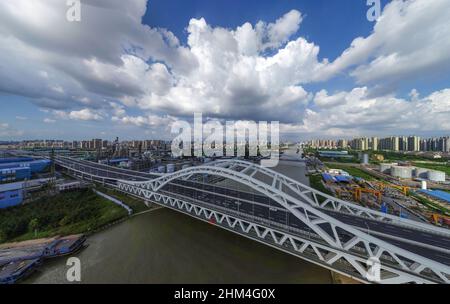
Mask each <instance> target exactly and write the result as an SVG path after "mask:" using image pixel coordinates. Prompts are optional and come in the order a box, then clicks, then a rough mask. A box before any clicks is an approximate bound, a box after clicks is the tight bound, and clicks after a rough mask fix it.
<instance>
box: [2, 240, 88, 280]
mask: <svg viewBox="0 0 450 304" xmlns="http://www.w3.org/2000/svg"><path fill="white" fill-rule="evenodd" d="M85 241H86V236H85V235H70V236H65V237H59V236H58V237H53V238H46V239H37V240H28V241H23V242H14V243H5V244H2V245H1V246H0V284H14V283H16V282H18V281H19V280H22V279H24V278H26V277H27V276H28V275H30V274H31V273H33V272H34V271H35V270H36V269H37V268H38V267H39V266H40V265H41V264H42V263H43V262H44V261H45V260H48V259H51V258H56V257H61V256H65V255H69V254H74V253H76V252H77V251H79V250H81V249H82V248H83V247H84V243H85Z"/></svg>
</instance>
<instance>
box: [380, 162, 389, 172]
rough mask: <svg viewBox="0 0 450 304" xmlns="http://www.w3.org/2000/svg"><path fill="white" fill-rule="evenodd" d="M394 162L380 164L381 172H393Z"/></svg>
mask: <svg viewBox="0 0 450 304" xmlns="http://www.w3.org/2000/svg"><path fill="white" fill-rule="evenodd" d="M391 167H392V164H380V172H381V173H385V174H390V173H391Z"/></svg>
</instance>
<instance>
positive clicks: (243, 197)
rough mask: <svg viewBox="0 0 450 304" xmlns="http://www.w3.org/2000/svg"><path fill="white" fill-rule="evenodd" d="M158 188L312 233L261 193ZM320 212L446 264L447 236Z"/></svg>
mask: <svg viewBox="0 0 450 304" xmlns="http://www.w3.org/2000/svg"><path fill="white" fill-rule="evenodd" d="M60 160H61V159H60ZM64 162H65V163H66V164H69V163H70V164H72V165H73V166H74V168H76V169H78V170H80V171H82V172H86V173H90V174H95V175H98V176H102V177H107V178H110V179H125V180H135V181H147V180H149V179H153V178H156V177H158V175H155V174H149V173H144V172H136V171H131V170H126V169H121V168H115V167H110V166H107V165H101V164H97V163H92V162H89V161H78V160H76V161H75V160H71V159H64ZM162 191H163V192H165V193H167V194H168V195H171V194H172V195H178V196H181V197H183V198H185V199H194V200H198V201H203V202H206V203H209V204H212V205H216V206H218V207H225V208H227V209H230V210H234V211H239V212H241V213H243V214H247V215H249V216H257V217H260V218H264V219H268V220H271V221H274V222H277V223H280V224H283V225H287V226H290V227H293V228H297V229H301V230H303V231H309V232H312V230H311V229H310V228H309V227H308V226H306V225H305V224H303V223H302V222H301V221H300V220H299V219H297V218H296V217H295V216H293V215H292V214H290V213H289V212H288V211H287V210H286V209H284V208H283V207H282V206H280V205H279V204H278V203H277V202H275V201H273V200H272V199H270V198H268V197H266V196H263V195H258V194H254V193H249V192H244V191H237V190H234V189H228V188H225V187H221V186H217V185H209V184H204V183H199V182H192V181H181V180H178V181H174V182H171V183H169V184H168V185H166V186H165V187H164V188H163V189H162ZM321 211H323V212H325V213H327V214H328V215H330V216H332V217H334V218H336V219H337V220H339V221H341V222H342V223H345V224H348V225H351V226H353V227H355V228H357V229H359V230H361V231H364V232H366V233H368V234H371V235H373V236H374V237H376V238H379V239H382V240H385V241H387V242H389V243H391V244H393V245H396V246H398V247H400V248H403V249H406V250H408V251H410V252H413V253H416V254H418V255H421V256H424V257H427V258H429V259H432V260H435V261H438V262H440V263H442V264H445V265H449V266H450V238H449V237H445V236H441V235H437V234H434V233H431V232H424V231H419V230H416V229H413V228H408V227H404V226H399V225H394V224H389V223H385V222H380V221H377V220H371V219H367V218H362V217H358V216H354V215H351V214H347V213H341V212H336V211H334V210H331V209H327V208H321ZM321 228H322V229H323V230H325V231H327V232H328V233H330V228H329V225H323V227H321ZM343 241H345V240H343Z"/></svg>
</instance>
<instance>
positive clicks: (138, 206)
mask: <svg viewBox="0 0 450 304" xmlns="http://www.w3.org/2000/svg"><path fill="white" fill-rule="evenodd" d="M96 189H97V190H98V191H100V192H103V193H105V194H108V195H109V196H112V197H114V198H116V199H118V200H120V201H122V202H123V203H124V204H126V205H127V206H128V207H130V208H131V209H132V210H133V213H138V212H141V211H145V210H148V207H147V206H145V204H144V201H143V200H141V199H137V198H134V197H132V196H130V195H127V194H125V193H122V192H119V191H116V190H113V189H109V188H105V187H102V186H97V187H96Z"/></svg>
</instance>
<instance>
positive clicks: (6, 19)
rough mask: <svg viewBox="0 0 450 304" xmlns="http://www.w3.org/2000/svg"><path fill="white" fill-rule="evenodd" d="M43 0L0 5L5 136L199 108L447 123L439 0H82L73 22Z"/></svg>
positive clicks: (447, 69) (167, 118)
mask: <svg viewBox="0 0 450 304" xmlns="http://www.w3.org/2000/svg"><path fill="white" fill-rule="evenodd" d="M46 1H47V0H36V3H38V6H37V7H34V8H32V7H31V6H30V5H29V3H27V1H26V0H18V1H16V2H14V3H8V4H6V3H4V4H1V5H0V6H3V7H0V11H1V13H0V26H2V27H4V28H5V29H7V31H6V32H5V33H2V32H0V43H1V44H2V45H3V46H4V47H2V48H0V60H1V62H2V63H1V64H0V83H1V84H0V104H1V105H2V111H1V114H0V140H10V139H25V138H27V139H29V138H60V139H67V140H71V139H82V138H91V137H102V138H114V137H115V136H120V137H121V138H127V139H132V138H167V139H170V137H171V135H170V128H169V126H170V124H171V123H172V122H173V121H174V120H176V119H177V118H189V117H191V116H192V115H193V112H194V111H201V112H203V113H204V116H207V117H210V118H217V119H227V120H231V119H233V120H234V119H244V120H279V121H280V123H281V124H282V133H283V136H286V137H288V138H290V139H296V138H299V139H301V138H311V137H354V136H360V135H361V136H362V135H391V134H405V135H406V134H412V133H415V134H423V135H426V136H429V135H445V134H448V133H449V130H450V126H449V125H448V124H449V122H448V121H449V119H448V118H449V112H448V110H447V109H448V107H447V102H448V99H449V97H450V87H449V85H448V84H449V83H450V76H449V75H450V59H449V56H447V55H446V53H449V51H450V48H449V43H446V40H448V35H447V34H448V33H450V29H449V28H450V26H449V25H448V22H446V23H445V22H444V20H446V19H445V15H446V12H448V11H450V9H449V7H450V5H449V4H448V2H447V3H446V2H445V1H443V0H429V1H426V0H408V1H404V2H403V1H388V0H382V1H381V4H382V7H383V8H386V9H385V10H384V11H383V15H382V18H381V19H380V20H379V21H378V22H370V21H368V20H367V18H366V12H367V10H368V9H369V7H368V6H367V5H366V1H365V0H314V1H312V0H289V1H288V0H278V1H268V0H264V1H261V0H259V1H256V0H246V1H236V0H231V1H230V0H229V1H223V0H215V1H206V0H190V1H160V0H152V1H149V3H147V5H145V4H146V1H145V0H131V1H129V2H127V3H126V4H125V2H122V1H119V0H111V1H100V2H101V3H102V5H101V6H97V5H90V4H89V1H86V2H85V3H86V4H83V6H82V20H81V22H80V23H79V24H77V23H68V22H66V20H64V15H65V11H66V10H67V7H65V6H64V5H61V4H60V3H58V1H57V0H50V2H54V3H53V4H52V5H50V4H48V3H46ZM105 8H106V9H105ZM19 9H20V10H21V11H22V12H23V14H22V16H21V15H18V14H14V12H16V11H17V10H19ZM419 12H420V14H419ZM39 14H41V15H39ZM38 17H41V18H38ZM141 17H142V18H141ZM261 21H263V23H260V24H259V25H258V22H261ZM245 23H249V27H247V28H246V31H243V28H244V24H245ZM434 29H439V30H438V31H434ZM240 31H241V33H244V34H245V35H251V36H245V37H244V36H239V35H238V34H239V33H240ZM6 33H8V34H6ZM173 37H176V39H175V40H173V41H172V42H171V39H173ZM242 37H244V38H242ZM249 37H250V38H249ZM358 37H360V38H359V39H360V40H359V42H358V45H356V44H354V45H353V46H352V42H354V40H355V39H357V38H358ZM251 39H256V40H254V41H253V40H251ZM176 40H177V41H176ZM174 41H175V42H174ZM248 41H251V42H252V43H256V44H248V43H247V42H248ZM255 47H256V49H255ZM130 50H132V51H130ZM346 50H347V51H346ZM283 54H284V55H283ZM281 58H282V59H281ZM222 59H223V60H222ZM325 59H326V60H327V61H325ZM280 60H281V61H280ZM250 62H252V63H250ZM286 62H289V63H286ZM285 63H286V64H285ZM250 75H251V76H250ZM390 107H392V108H391V109H390ZM387 109H390V111H387ZM421 114H422V115H421ZM416 116H417V117H416ZM446 118H447V119H446ZM430 121H431V122H430Z"/></svg>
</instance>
